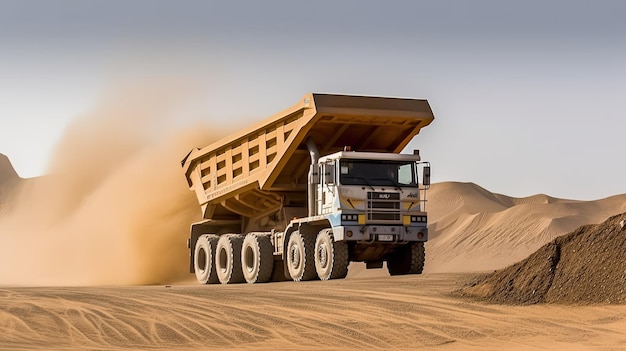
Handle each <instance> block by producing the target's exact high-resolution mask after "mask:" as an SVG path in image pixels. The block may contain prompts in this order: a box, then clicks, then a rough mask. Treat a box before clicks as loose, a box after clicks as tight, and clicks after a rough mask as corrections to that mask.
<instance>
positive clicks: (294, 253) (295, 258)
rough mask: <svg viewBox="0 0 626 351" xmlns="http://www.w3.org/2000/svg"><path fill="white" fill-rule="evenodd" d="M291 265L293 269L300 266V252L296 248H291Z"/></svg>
mask: <svg viewBox="0 0 626 351" xmlns="http://www.w3.org/2000/svg"><path fill="white" fill-rule="evenodd" d="M291 265H292V266H293V267H299V266H300V251H299V250H298V248H297V247H296V246H292V247H291Z"/></svg>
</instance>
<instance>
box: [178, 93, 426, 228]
mask: <svg viewBox="0 0 626 351" xmlns="http://www.w3.org/2000/svg"><path fill="white" fill-rule="evenodd" d="M433 119H434V116H433V113H432V111H431V109H430V106H429V104H428V101H426V100H419V99H403V98H387V97H369V96H351V95H330V94H315V93H314V94H307V95H305V96H304V97H303V98H302V99H301V100H300V101H299V102H298V103H297V104H295V105H293V106H292V107H290V108H288V109H286V110H284V111H282V112H280V113H278V114H276V115H274V116H272V117H270V118H268V119H267V120H265V121H262V122H260V123H259V124H257V125H255V126H253V127H251V128H249V129H246V130H244V131H242V132H240V133H237V134H234V135H231V136H229V137H227V138H224V139H222V140H220V141H217V142H215V143H213V144H211V145H208V146H206V147H204V148H201V149H194V150H192V151H191V152H190V153H189V155H188V156H187V157H186V158H185V159H184V160H183V162H182V164H183V170H184V172H185V175H186V177H187V181H188V183H189V186H190V188H191V189H193V190H194V191H195V193H196V196H197V198H198V202H199V204H200V205H201V207H202V213H203V217H204V218H207V219H209V218H212V217H213V216H214V214H215V213H221V214H224V213H226V214H228V213H231V214H235V215H240V216H245V217H253V216H256V215H260V214H263V213H268V212H271V211H273V210H276V209H277V208H279V207H280V206H281V196H280V194H281V192H297V191H303V192H304V191H306V185H307V172H308V168H309V164H310V161H309V151H307V147H306V145H305V143H306V140H307V139H308V138H312V140H313V141H314V142H315V144H316V145H317V147H318V148H319V151H320V154H321V155H327V154H330V153H333V152H336V151H340V150H342V149H343V148H344V146H350V147H351V148H352V150H355V151H364V152H390V153H400V152H401V151H402V150H403V149H404V147H405V146H406V145H407V144H408V143H409V142H410V141H411V139H412V138H413V137H414V136H415V135H417V134H418V133H419V131H420V129H421V128H423V127H425V126H427V125H428V124H430V123H431V122H432V120H433ZM216 210H217V212H216Z"/></svg>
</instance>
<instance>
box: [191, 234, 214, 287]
mask: <svg viewBox="0 0 626 351" xmlns="http://www.w3.org/2000/svg"><path fill="white" fill-rule="evenodd" d="M217 241H218V236H217V235H211V234H205V235H202V236H200V237H199V238H198V241H196V247H195V249H194V253H193V268H194V272H195V273H196V278H197V279H198V281H199V282H200V283H201V284H216V283H218V282H219V279H218V277H217V271H216V270H215V247H216V245H217Z"/></svg>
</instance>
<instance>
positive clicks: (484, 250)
mask: <svg viewBox="0 0 626 351" xmlns="http://www.w3.org/2000/svg"><path fill="white" fill-rule="evenodd" d="M427 210H428V218H429V230H430V232H429V233H430V234H429V235H430V240H429V242H428V243H427V245H426V250H427V254H426V265H425V272H469V271H484V270H493V269H499V268H503V267H505V266H508V265H510V264H513V263H515V262H517V261H520V260H522V259H524V258H526V257H527V256H528V255H530V254H531V253H533V252H534V251H536V250H537V249H538V248H539V247H541V246H542V245H544V244H546V243H548V242H550V241H551V240H553V239H554V238H556V237H557V236H560V235H563V234H566V233H569V232H570V231H572V230H574V229H576V228H578V227H579V226H581V225H584V224H597V223H600V222H602V221H604V220H606V219H607V218H609V217H610V216H612V215H615V214H618V213H622V212H624V211H626V194H622V195H616V196H612V197H609V198H605V199H600V200H595V201H576V200H567V199H558V198H553V197H549V196H546V195H542V194H540V195H534V196H531V197H526V198H513V197H509V196H505V195H501V194H494V193H491V192H489V191H488V190H486V189H484V188H481V187H480V186H478V185H476V184H472V183H456V182H446V183H438V184H434V185H433V186H432V188H431V190H430V191H429V192H428V205H427Z"/></svg>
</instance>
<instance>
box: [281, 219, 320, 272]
mask: <svg viewBox="0 0 626 351" xmlns="http://www.w3.org/2000/svg"><path fill="white" fill-rule="evenodd" d="M314 251H315V241H314V239H313V236H311V235H302V234H300V232H299V231H297V230H296V231H295V232H293V233H292V234H291V236H290V237H289V242H288V244H287V269H288V270H289V275H290V276H291V279H293V280H294V281H296V282H299V281H302V280H313V279H315V278H317V273H316V272H315V255H314Z"/></svg>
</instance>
